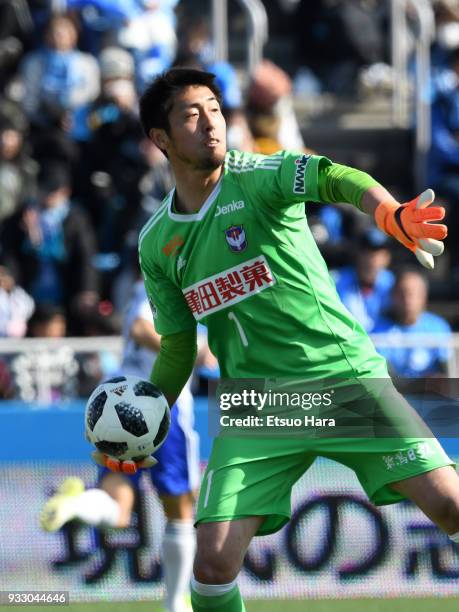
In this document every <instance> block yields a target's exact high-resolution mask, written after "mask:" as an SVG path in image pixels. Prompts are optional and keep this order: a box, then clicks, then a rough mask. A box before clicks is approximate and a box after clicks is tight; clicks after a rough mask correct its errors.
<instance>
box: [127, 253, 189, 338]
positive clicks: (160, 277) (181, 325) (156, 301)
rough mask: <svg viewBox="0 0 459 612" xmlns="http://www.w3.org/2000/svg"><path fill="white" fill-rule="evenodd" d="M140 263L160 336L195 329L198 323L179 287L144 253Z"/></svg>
mask: <svg viewBox="0 0 459 612" xmlns="http://www.w3.org/2000/svg"><path fill="white" fill-rule="evenodd" d="M139 261H140V268H141V270H142V275H143V279H144V283H145V289H146V292H147V296H148V301H149V303H150V306H151V310H152V313H153V321H154V325H155V329H156V331H157V332H158V334H159V335H160V336H167V335H169V334H178V333H180V332H184V331H189V330H192V329H195V327H196V321H195V319H194V317H193V315H192V314H191V312H190V310H189V308H188V306H187V303H186V301H185V298H184V297H183V293H182V292H181V290H180V289H179V287H177V286H176V285H174V283H173V282H172V281H171V280H170V279H169V278H167V276H165V274H164V273H163V272H162V270H161V269H160V268H159V266H158V265H156V264H155V263H154V262H151V261H148V260H147V258H145V257H144V256H143V255H142V252H141V253H140V258H139Z"/></svg>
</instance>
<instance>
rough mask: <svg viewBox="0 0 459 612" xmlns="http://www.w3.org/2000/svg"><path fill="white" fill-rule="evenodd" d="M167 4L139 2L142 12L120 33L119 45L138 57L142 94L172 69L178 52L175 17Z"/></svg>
mask: <svg viewBox="0 0 459 612" xmlns="http://www.w3.org/2000/svg"><path fill="white" fill-rule="evenodd" d="M168 4H170V2H165V1H164V0H162V1H161V0H140V2H139V6H140V7H141V8H142V9H143V11H142V12H141V13H140V14H139V15H137V16H135V17H133V18H132V19H131V20H129V21H128V22H127V24H126V25H125V26H124V27H123V28H122V29H121V30H120V31H119V33H118V44H119V45H121V46H122V47H124V48H126V49H129V51H131V52H132V53H133V55H134V57H135V61H136V67H137V70H136V72H137V77H138V81H137V85H138V88H139V90H140V91H143V89H144V88H145V86H146V85H147V84H148V83H150V81H152V80H153V79H154V77H155V76H156V75H157V74H159V73H160V72H163V71H164V70H167V68H169V67H170V66H171V64H172V62H173V60H174V57H175V54H176V51H177V36H176V33H175V15H174V13H173V11H172V10H171V7H168V6H167V5H168ZM174 4H177V2H174Z"/></svg>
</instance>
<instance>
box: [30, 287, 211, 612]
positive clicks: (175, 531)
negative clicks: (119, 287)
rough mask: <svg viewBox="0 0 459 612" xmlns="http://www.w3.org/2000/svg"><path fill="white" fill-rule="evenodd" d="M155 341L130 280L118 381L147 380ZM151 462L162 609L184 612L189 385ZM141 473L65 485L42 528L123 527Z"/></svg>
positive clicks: (194, 465) (188, 560) (195, 442)
mask: <svg viewBox="0 0 459 612" xmlns="http://www.w3.org/2000/svg"><path fill="white" fill-rule="evenodd" d="M160 339H161V338H160V336H159V335H158V334H157V333H156V331H155V329H154V325H153V316H152V311H151V308H150V304H149V302H148V298H147V295H146V292H145V288H144V284H143V281H142V280H138V281H137V282H136V283H135V285H134V286H133V289H132V295H131V299H130V302H129V304H128V307H127V310H126V313H125V317H124V323H123V340H124V350H123V359H122V364H121V368H120V375H121V374H123V375H129V374H131V375H135V376H140V377H141V378H145V379H148V378H149V376H150V372H151V367H152V364H153V363H154V360H155V357H156V354H157V352H158V351H159V348H160ZM197 363H198V364H201V365H204V366H208V367H212V366H215V364H216V360H215V358H214V357H213V356H212V354H211V353H210V351H209V349H208V347H207V344H206V343H204V344H203V345H202V348H201V350H200V352H199V354H198V362H197ZM155 458H156V459H157V461H158V463H157V464H156V465H154V466H153V467H151V468H149V469H148V470H142V472H145V473H146V476H147V477H149V478H150V479H151V482H152V484H153V486H154V487H155V489H156V491H157V492H158V495H159V498H160V500H161V503H162V506H163V509H164V513H165V515H166V529H165V533H164V537H163V542H162V560H163V569H164V581H165V587H166V599H165V610H167V612H185V611H187V610H191V605H190V603H189V592H188V591H189V583H190V579H191V574H192V566H193V559H194V553H195V532H194V527H193V514H194V512H193V504H194V500H195V492H196V490H197V488H198V486H199V476H200V473H199V438H198V434H197V433H196V431H195V430H194V414H193V396H192V395H191V391H190V382H188V384H187V385H186V386H185V388H184V389H183V391H182V393H181V394H180V396H179V398H178V400H177V402H176V405H175V407H174V410H172V412H171V428H170V431H169V434H168V436H167V438H166V441H165V442H164V444H163V445H162V447H161V448H160V449H159V450H158V452H157V453H156V454H155ZM142 472H140V471H139V472H137V473H136V474H135V475H132V476H131V475H129V476H128V475H126V474H124V473H114V472H111V471H109V470H108V469H107V468H100V470H99V488H94V489H87V490H85V488H84V484H83V482H82V480H81V479H79V478H75V477H70V478H67V479H66V480H64V481H63V482H62V484H61V485H60V487H59V489H58V491H57V493H56V494H55V495H54V496H53V497H51V498H50V499H49V500H48V501H47V503H46V504H45V506H44V507H43V509H42V512H41V515H40V524H41V526H42V528H43V529H44V530H46V531H56V530H58V529H60V528H61V527H62V526H63V525H64V524H65V523H66V522H68V521H71V520H75V519H77V520H80V521H82V522H83V523H86V524H87V525H91V526H94V527H118V528H123V527H128V526H129V525H130V522H131V514H132V510H133V507H134V501H135V490H134V489H135V488H136V487H138V486H139V481H140V478H141V473H142Z"/></svg>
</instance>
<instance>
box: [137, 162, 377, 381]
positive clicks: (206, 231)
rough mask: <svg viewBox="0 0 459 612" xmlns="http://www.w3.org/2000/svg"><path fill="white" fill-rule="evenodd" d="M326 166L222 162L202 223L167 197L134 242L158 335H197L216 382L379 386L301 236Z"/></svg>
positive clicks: (307, 237) (362, 344) (366, 346)
mask: <svg viewBox="0 0 459 612" xmlns="http://www.w3.org/2000/svg"><path fill="white" fill-rule="evenodd" d="M330 164H331V162H330V161H329V160H328V159H326V158H324V157H320V156H314V155H306V154H304V153H298V152H292V151H282V152H279V153H276V154H275V155H270V156H263V155H254V154H249V153H242V152H240V151H230V152H228V153H227V155H226V159H225V168H224V173H223V174H222V177H221V179H220V180H219V182H218V184H217V185H216V187H215V189H214V190H213V192H212V193H211V194H210V196H209V197H208V198H207V200H206V202H205V203H204V204H203V206H202V207H201V208H200V210H199V212H197V213H195V214H177V213H176V212H174V205H173V203H174V190H173V191H172V192H171V193H170V194H169V195H168V196H167V197H166V198H165V200H164V202H163V203H162V205H161V206H160V208H159V209H158V210H157V211H156V213H155V214H154V215H153V216H152V217H151V219H150V220H149V221H148V222H147V224H146V225H145V226H144V228H143V229H142V231H141V233H140V238H139V250H140V265H141V268H142V272H143V275H144V280H145V285H146V289H147V292H148V295H149V298H150V302H151V305H152V309H153V316H154V320H155V327H156V330H157V331H158V333H159V334H161V335H168V334H176V333H179V332H183V331H187V330H190V329H191V328H193V327H194V326H195V325H196V323H197V322H198V321H199V322H201V323H203V324H205V325H206V326H207V328H208V341H209V346H210V348H211V350H212V352H213V353H214V354H215V356H216V357H217V358H218V362H219V365H220V370H221V375H222V377H224V378H268V377H269V378H273V377H275V378H289V379H291V378H306V379H308V378H311V379H312V378H314V379H315V378H318V377H335V376H339V377H342V376H351V377H352V376H386V375H387V370H386V365H385V361H384V359H383V358H382V357H380V356H379V355H378V354H377V353H376V351H375V349H374V346H373V344H372V342H371V341H370V339H369V338H368V336H367V334H366V333H365V331H364V329H363V328H362V326H361V325H360V324H359V323H358V322H357V321H356V320H355V319H354V317H353V316H352V315H351V314H350V313H349V312H348V311H347V310H346V308H345V307H344V305H343V304H342V303H341V301H340V299H339V297H338V294H337V292H336V289H335V285H334V282H333V280H332V278H331V277H330V274H329V272H328V269H327V266H326V264H325V262H324V260H323V258H322V256H321V254H320V252H319V249H318V248H317V245H316V243H315V241H314V239H313V237H312V235H311V232H310V230H309V227H308V225H307V220H306V215H305V205H304V202H305V201H313V202H314V201H316V202H317V201H320V198H319V189H318V173H319V168H321V166H322V165H330Z"/></svg>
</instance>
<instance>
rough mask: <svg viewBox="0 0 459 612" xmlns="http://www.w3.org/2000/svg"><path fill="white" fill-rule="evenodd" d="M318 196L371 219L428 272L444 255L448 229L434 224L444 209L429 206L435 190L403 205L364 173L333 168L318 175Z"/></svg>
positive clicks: (443, 214) (343, 168)
mask: <svg viewBox="0 0 459 612" xmlns="http://www.w3.org/2000/svg"><path fill="white" fill-rule="evenodd" d="M319 193H320V195H321V197H322V198H323V200H324V201H326V202H349V203H350V204H354V206H356V207H357V208H359V209H360V210H362V211H363V212H366V213H367V214H369V215H372V216H373V217H374V218H375V221H376V225H377V226H378V227H379V229H381V230H382V231H383V232H385V233H386V234H388V235H389V236H392V237H394V238H395V239H396V240H398V241H399V242H401V243H402V244H403V246H405V247H406V248H407V249H410V251H412V252H413V253H414V254H415V255H416V257H417V259H418V261H419V262H420V263H421V264H422V265H423V266H424V267H426V268H429V269H432V268H433V267H434V260H433V257H434V256H438V255H441V254H442V253H443V249H444V246H443V243H442V242H441V240H443V239H444V238H445V237H446V235H447V227H446V225H443V224H440V223H435V222H436V221H441V220H442V219H443V218H444V216H445V209H444V208H443V207H441V206H430V205H431V204H432V203H433V201H434V198H435V194H434V192H433V191H432V189H427V190H426V191H424V192H423V193H422V194H421V195H420V196H418V197H417V198H415V199H414V200H411V201H410V202H407V203H404V204H400V203H399V202H397V201H396V200H395V199H394V197H393V196H392V195H391V194H390V193H389V192H388V191H387V189H385V188H384V187H382V185H380V184H379V183H377V182H376V181H375V180H374V179H373V178H372V177H371V176H369V175H368V174H366V173H365V172H361V171H360V170H355V169H354V168H348V167H346V166H340V165H339V164H332V165H329V166H326V167H324V168H323V169H322V170H321V172H320V173H319ZM429 222H430V223H429ZM432 222H433V223H432Z"/></svg>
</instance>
